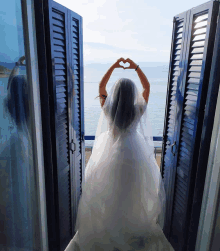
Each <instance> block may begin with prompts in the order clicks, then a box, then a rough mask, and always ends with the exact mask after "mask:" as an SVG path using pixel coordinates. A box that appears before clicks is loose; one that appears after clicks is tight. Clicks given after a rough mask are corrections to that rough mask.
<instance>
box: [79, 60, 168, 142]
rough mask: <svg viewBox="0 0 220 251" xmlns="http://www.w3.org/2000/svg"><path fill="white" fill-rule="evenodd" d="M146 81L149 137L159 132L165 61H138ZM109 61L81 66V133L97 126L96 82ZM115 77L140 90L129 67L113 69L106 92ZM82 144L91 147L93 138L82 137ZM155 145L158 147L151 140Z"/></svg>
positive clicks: (93, 130)
mask: <svg viewBox="0 0 220 251" xmlns="http://www.w3.org/2000/svg"><path fill="white" fill-rule="evenodd" d="M138 64H139V67H140V68H141V69H142V71H143V72H144V73H145V75H146V77H147V78H148V81H149V82H150V96H149V101H148V109H149V110H148V111H149V118H150V121H151V124H152V134H153V136H162V135H163V126H164V115H165V104H166V93H167V81H168V63H161V62H159V63H138ZM110 66H111V64H106V65H103V64H89V65H84V100H85V102H84V109H85V135H95V133H96V128H97V125H98V120H99V116H100V113H101V106H100V101H99V98H97V99H95V98H96V97H97V96H98V95H99V92H98V90H99V89H98V88H99V83H100V81H101V79H102V77H103V76H104V75H105V73H106V72H107V70H108V69H109V67H110ZM119 78H129V79H131V80H133V81H134V83H135V84H136V86H137V88H138V89H139V90H140V91H141V92H142V91H143V87H142V84H141V82H140V79H139V77H138V75H137V73H136V71H135V70H133V69H126V70H124V69H122V68H117V69H115V70H114V71H113V73H112V75H111V77H110V79H109V81H108V83H107V86H106V90H107V93H109V91H110V89H111V87H112V86H113V85H114V83H115V82H116V81H117V80H118V79H119ZM85 145H86V146H92V145H93V141H92V140H91V141H90V140H86V142H85ZM155 146H161V143H160V142H155Z"/></svg>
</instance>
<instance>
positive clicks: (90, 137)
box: [85, 135, 163, 158]
mask: <svg viewBox="0 0 220 251" xmlns="http://www.w3.org/2000/svg"><path fill="white" fill-rule="evenodd" d="M85 140H95V136H88V135H87V136H85ZM162 140H163V137H157V136H153V141H157V142H159V141H160V142H162ZM86 147H87V148H91V149H92V146H86ZM157 153H161V147H160V146H155V147H154V154H155V158H156V155H157Z"/></svg>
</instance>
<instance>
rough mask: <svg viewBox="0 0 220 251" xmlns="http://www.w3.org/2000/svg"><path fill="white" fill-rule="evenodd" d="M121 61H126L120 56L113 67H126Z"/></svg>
mask: <svg viewBox="0 0 220 251" xmlns="http://www.w3.org/2000/svg"><path fill="white" fill-rule="evenodd" d="M120 62H124V63H125V60H124V58H119V59H118V60H117V61H116V63H114V64H113V65H112V67H113V68H123V69H125V68H124V66H122V65H120V64H119V63H120Z"/></svg>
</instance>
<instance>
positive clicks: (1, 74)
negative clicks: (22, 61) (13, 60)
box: [0, 65, 11, 78]
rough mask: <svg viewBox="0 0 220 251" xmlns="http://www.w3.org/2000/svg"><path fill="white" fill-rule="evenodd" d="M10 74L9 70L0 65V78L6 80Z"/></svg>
mask: <svg viewBox="0 0 220 251" xmlns="http://www.w3.org/2000/svg"><path fill="white" fill-rule="evenodd" d="M10 73H11V70H10V69H8V68H7V67H5V66H3V65H0V78H8V77H9V75H10Z"/></svg>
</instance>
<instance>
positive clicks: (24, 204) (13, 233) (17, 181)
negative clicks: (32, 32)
mask: <svg viewBox="0 0 220 251" xmlns="http://www.w3.org/2000/svg"><path fill="white" fill-rule="evenodd" d="M0 37H1V39H0V247H1V248H2V247H5V248H2V249H1V250H7V251H8V250H13V251H14V250H19V251H21V250H22V251H24V250H28V251H31V250H40V231H39V230H40V224H39V218H38V212H39V206H38V203H37V192H36V191H37V190H38V189H37V187H36V173H35V168H34V165H33V150H32V138H31V135H32V132H31V126H30V121H31V119H32V118H31V114H30V106H29V102H30V89H29V87H30V86H29V83H28V82H27V72H26V65H25V49H24V36H23V25H22V11H21V1H19V0H11V1H4V4H2V5H1V10H0ZM16 62H18V65H17V66H15V64H16Z"/></svg>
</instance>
